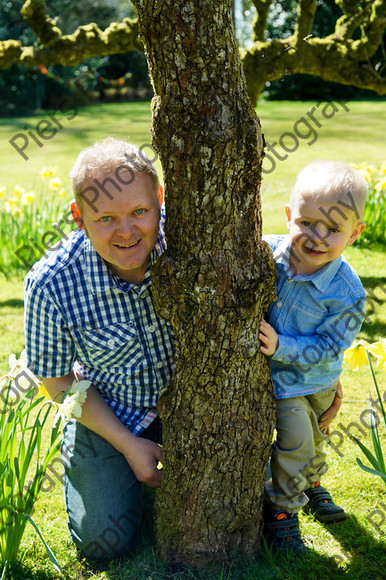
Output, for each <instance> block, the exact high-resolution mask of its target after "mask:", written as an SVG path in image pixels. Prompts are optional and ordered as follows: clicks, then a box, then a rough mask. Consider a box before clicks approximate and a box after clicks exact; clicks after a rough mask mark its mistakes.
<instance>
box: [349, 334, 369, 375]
mask: <svg viewBox="0 0 386 580" xmlns="http://www.w3.org/2000/svg"><path fill="white" fill-rule="evenodd" d="M369 346H370V345H369V343H368V342H366V341H365V340H360V341H358V342H354V343H353V344H352V345H351V346H350V348H348V349H347V350H346V351H345V353H344V359H343V360H344V362H345V363H346V364H347V365H348V366H349V367H350V369H351V370H352V371H357V370H358V369H359V368H360V367H362V366H364V365H367V366H368V364H369V361H368V359H367V354H366V349H368V348H369Z"/></svg>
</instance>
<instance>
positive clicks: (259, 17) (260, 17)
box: [252, 0, 272, 41]
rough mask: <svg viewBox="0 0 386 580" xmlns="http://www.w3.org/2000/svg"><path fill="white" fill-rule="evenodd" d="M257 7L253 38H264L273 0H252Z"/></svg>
mask: <svg viewBox="0 0 386 580" xmlns="http://www.w3.org/2000/svg"><path fill="white" fill-rule="evenodd" d="M252 1H253V4H254V6H255V8H256V18H255V21H254V23H253V40H254V41H255V40H264V33H265V28H266V26H267V18H268V12H269V9H270V7H271V4H272V0H252Z"/></svg>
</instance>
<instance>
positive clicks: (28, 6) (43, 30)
mask: <svg viewBox="0 0 386 580" xmlns="http://www.w3.org/2000/svg"><path fill="white" fill-rule="evenodd" d="M20 14H21V15H22V17H23V18H24V20H25V21H26V22H28V24H29V25H30V26H31V28H32V30H33V31H34V32H35V34H36V37H37V38H38V40H39V41H40V42H41V43H42V44H48V43H49V42H50V41H51V40H54V39H56V38H59V37H60V36H62V31H61V30H60V28H58V27H57V26H56V25H55V21H54V20H53V19H52V18H51V17H50V16H49V15H48V14H47V11H46V3H45V0H26V2H25V3H24V5H23V8H22V9H21V11H20Z"/></svg>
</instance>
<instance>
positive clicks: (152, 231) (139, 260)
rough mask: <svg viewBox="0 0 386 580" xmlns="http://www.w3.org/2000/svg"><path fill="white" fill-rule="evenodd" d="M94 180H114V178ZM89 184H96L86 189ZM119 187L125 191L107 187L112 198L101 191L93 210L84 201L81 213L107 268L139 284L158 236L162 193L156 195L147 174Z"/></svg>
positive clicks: (86, 228)
mask: <svg viewBox="0 0 386 580" xmlns="http://www.w3.org/2000/svg"><path fill="white" fill-rule="evenodd" d="M92 177H93V178H94V179H99V180H103V179H104V178H106V177H111V179H114V176H113V175H111V176H106V175H99V174H95V175H93V176H92ZM89 185H94V186H95V183H92V181H91V180H90V181H88V182H86V183H85V184H84V188H86V187H87V186H89ZM119 187H120V188H121V189H122V191H118V190H117V189H116V188H115V187H113V186H109V187H108V191H109V194H110V197H108V196H107V195H106V194H105V193H103V191H102V190H100V193H99V197H98V199H97V200H96V201H95V202H93V204H92V207H91V206H90V205H89V204H87V202H86V201H84V202H83V208H82V210H81V212H80V213H81V216H82V220H83V225H84V229H85V231H86V234H87V236H88V237H89V239H90V241H91V243H92V245H93V246H94V248H95V250H96V251H97V252H98V254H99V255H100V256H101V258H103V260H104V261H105V262H106V264H107V266H108V268H109V269H110V270H111V271H112V272H113V273H114V274H117V275H118V276H119V277H120V278H122V279H123V280H126V281H127V282H131V283H132V284H139V283H140V282H142V280H143V276H144V274H145V272H146V268H147V265H148V262H149V256H150V253H151V251H152V249H153V248H154V245H155V243H156V241H157V237H158V227H159V219H160V204H161V203H162V190H161V189H160V191H159V192H158V193H157V195H156V194H155V192H154V186H153V182H152V180H151V178H150V176H149V175H146V174H143V175H136V176H135V179H134V180H133V181H132V182H131V183H129V184H128V185H123V184H122V183H119ZM110 198H112V199H110Z"/></svg>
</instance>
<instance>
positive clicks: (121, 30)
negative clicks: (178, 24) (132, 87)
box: [0, 18, 143, 69]
mask: <svg viewBox="0 0 386 580" xmlns="http://www.w3.org/2000/svg"><path fill="white" fill-rule="evenodd" d="M130 50H143V48H142V44H141V42H140V41H139V39H138V25H137V21H136V20H131V19H130V18H124V19H123V21H122V22H113V23H112V24H110V26H109V27H108V28H106V30H103V31H102V30H100V28H98V26H97V25H96V24H94V23H91V24H87V25H85V26H80V27H79V28H77V29H76V30H75V32H74V33H73V34H68V35H65V36H60V37H56V38H53V39H52V40H50V41H49V42H48V43H47V44H40V45H38V46H23V45H22V43H21V42H19V41H15V40H5V41H3V42H0V68H2V69H5V68H8V67H10V66H11V65H12V64H24V65H25V66H28V67H33V66H36V65H38V64H44V65H47V66H48V65H54V64H64V65H69V66H71V65H75V64H78V63H80V62H82V61H83V60H84V59H85V58H90V57H91V56H104V55H107V54H117V53H121V52H128V51H130Z"/></svg>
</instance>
